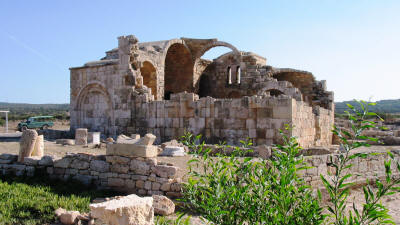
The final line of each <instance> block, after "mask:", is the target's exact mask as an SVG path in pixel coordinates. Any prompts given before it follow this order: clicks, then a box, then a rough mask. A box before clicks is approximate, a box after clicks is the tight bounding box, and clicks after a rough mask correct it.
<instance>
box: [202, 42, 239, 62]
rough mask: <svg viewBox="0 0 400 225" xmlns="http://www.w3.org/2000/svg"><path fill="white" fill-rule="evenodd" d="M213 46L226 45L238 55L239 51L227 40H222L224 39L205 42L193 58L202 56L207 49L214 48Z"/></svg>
mask: <svg viewBox="0 0 400 225" xmlns="http://www.w3.org/2000/svg"><path fill="white" fill-rule="evenodd" d="M214 47H227V48H230V49H232V51H233V52H234V53H235V55H237V56H240V52H239V50H238V49H237V48H236V47H235V46H233V45H231V44H229V43H228V42H224V41H213V42H210V43H208V44H206V45H205V46H204V47H203V48H202V49H201V50H200V51H198V52H197V54H196V55H195V56H194V58H195V59H197V58H200V57H201V56H203V55H204V54H205V53H206V52H207V51H208V50H210V49H212V48H214Z"/></svg>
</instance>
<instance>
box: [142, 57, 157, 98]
mask: <svg viewBox="0 0 400 225" xmlns="http://www.w3.org/2000/svg"><path fill="white" fill-rule="evenodd" d="M140 73H141V74H142V77H143V84H144V85H146V87H148V88H150V89H151V93H152V94H153V95H154V98H155V99H158V98H157V96H158V95H157V94H158V93H157V72H156V68H155V67H154V66H153V64H151V63H150V62H148V61H145V62H143V66H142V67H141V68H140Z"/></svg>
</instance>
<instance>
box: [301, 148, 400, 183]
mask: <svg viewBox="0 0 400 225" xmlns="http://www.w3.org/2000/svg"><path fill="white" fill-rule="evenodd" d="M391 152H392V153H393V155H394V160H393V162H392V168H391V170H392V171H393V175H394V176H399V175H400V174H399V172H398V171H397V168H396V162H399V161H400V151H399V150H391ZM370 153H372V152H370ZM331 157H332V160H334V161H337V160H338V157H339V154H334V155H315V156H307V157H305V162H306V163H308V164H309V165H310V166H313V168H309V169H307V170H305V171H303V176H304V177H305V180H306V181H307V182H308V183H309V184H310V185H311V186H313V187H322V186H323V183H322V181H321V178H320V175H321V174H322V175H324V176H328V171H329V172H330V173H331V174H333V173H334V171H335V168H334V167H332V166H330V163H331ZM388 159H389V156H388V155H387V154H385V153H380V154H373V155H369V156H368V157H366V158H354V159H352V160H350V162H349V163H351V164H353V167H351V168H350V169H348V170H346V172H349V173H352V174H354V175H355V176H353V177H351V179H350V180H349V181H350V182H354V183H356V184H364V183H365V182H366V179H368V180H370V181H373V180H375V178H376V177H377V176H378V177H379V178H384V177H385V166H384V162H385V160H388Z"/></svg>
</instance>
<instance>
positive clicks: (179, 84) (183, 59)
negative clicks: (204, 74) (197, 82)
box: [164, 43, 193, 99]
mask: <svg viewBox="0 0 400 225" xmlns="http://www.w3.org/2000/svg"><path fill="white" fill-rule="evenodd" d="M192 90H193V61H192V55H191V53H190V51H189V49H188V48H187V47H186V46H185V45H183V44H181V43H175V44H172V45H171V46H169V48H168V51H167V54H166V56H165V68H164V98H165V99H169V96H170V94H172V93H179V92H184V91H187V92H192Z"/></svg>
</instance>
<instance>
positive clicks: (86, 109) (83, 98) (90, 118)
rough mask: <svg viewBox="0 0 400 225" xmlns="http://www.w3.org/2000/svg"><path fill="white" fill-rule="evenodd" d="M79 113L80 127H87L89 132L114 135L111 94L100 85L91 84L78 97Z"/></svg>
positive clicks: (77, 106)
mask: <svg viewBox="0 0 400 225" xmlns="http://www.w3.org/2000/svg"><path fill="white" fill-rule="evenodd" d="M76 109H77V111H78V113H79V114H78V123H77V125H78V127H86V128H88V130H89V131H98V132H101V133H103V134H106V135H109V134H113V131H112V126H113V124H114V123H113V119H112V118H113V116H112V114H113V112H112V103H111V99H110V96H109V94H108V93H107V91H106V90H105V88H104V87H103V86H101V85H99V84H89V85H87V86H86V87H85V88H83V89H82V90H81V92H80V94H79V95H78V101H77V105H76Z"/></svg>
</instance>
